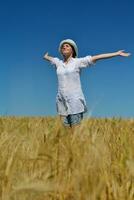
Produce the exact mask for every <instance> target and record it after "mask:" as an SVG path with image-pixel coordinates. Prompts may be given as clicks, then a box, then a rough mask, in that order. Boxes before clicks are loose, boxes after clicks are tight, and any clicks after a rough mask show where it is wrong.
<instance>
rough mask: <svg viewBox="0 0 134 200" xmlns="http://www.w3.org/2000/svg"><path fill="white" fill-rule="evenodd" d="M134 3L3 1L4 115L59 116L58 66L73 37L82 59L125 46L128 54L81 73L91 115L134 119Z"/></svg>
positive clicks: (0, 81) (0, 69) (0, 71)
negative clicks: (55, 60)
mask: <svg viewBox="0 0 134 200" xmlns="http://www.w3.org/2000/svg"><path fill="white" fill-rule="evenodd" d="M133 8H134V1H132V0H127V1H124V0H122V1H121V0H101V1H99V0H98V1H97V0H94V1H90V0H83V1H76V0H74V1H72V0H68V1H65V0H62V1H61V0H59V1H49V0H45V1H44V0H38V1H28V0H27V1H26V0H23V1H17V0H12V1H6V0H5V1H1V2H0V47H1V48H0V92H1V97H0V115H2V116H3V115H16V116H44V115H49V116H50V115H56V114H57V113H56V106H55V97H56V93H57V77H56V73H55V69H54V68H53V67H52V66H51V65H50V64H49V63H48V62H46V61H44V60H43V59H42V57H43V54H44V53H45V52H46V51H48V52H49V54H50V55H52V56H56V57H60V54H59V52H58V46H59V43H60V41H61V40H63V39H66V38H71V39H73V40H74V41H76V43H77V45H78V48H79V57H82V56H86V55H96V54H101V53H108V52H114V51H117V50H120V49H125V50H126V51H127V52H130V53H132V56H131V57H129V58H124V57H116V58H112V59H108V60H101V61H98V62H97V63H96V65H95V66H94V67H92V68H88V69H84V70H83V71H82V74H81V75H82V76H81V82H82V88H83V92H84V95H85V98H86V101H87V106H88V110H89V112H88V113H87V115H88V116H93V117H113V116H115V117H134V78H133V77H134V62H133V54H134V48H133V45H134V37H133V36H134V26H133V25H134V16H133Z"/></svg>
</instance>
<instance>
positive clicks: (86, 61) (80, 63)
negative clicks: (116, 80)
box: [77, 56, 95, 68]
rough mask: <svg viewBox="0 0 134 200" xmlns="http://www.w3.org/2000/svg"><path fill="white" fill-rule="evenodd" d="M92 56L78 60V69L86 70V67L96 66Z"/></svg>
mask: <svg viewBox="0 0 134 200" xmlns="http://www.w3.org/2000/svg"><path fill="white" fill-rule="evenodd" d="M91 58H92V56H86V57H83V58H78V60H77V65H78V68H86V67H89V66H91V65H94V64H95V63H94V62H92V59H91Z"/></svg>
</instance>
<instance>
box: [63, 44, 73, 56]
mask: <svg viewBox="0 0 134 200" xmlns="http://www.w3.org/2000/svg"><path fill="white" fill-rule="evenodd" d="M61 53H62V55H63V56H71V55H73V49H72V47H71V45H70V44H68V43H64V44H63V45H62V47H61Z"/></svg>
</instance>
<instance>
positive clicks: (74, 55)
mask: <svg viewBox="0 0 134 200" xmlns="http://www.w3.org/2000/svg"><path fill="white" fill-rule="evenodd" d="M69 45H70V46H71V47H72V50H73V56H72V57H73V58H75V57H76V52H75V49H74V47H73V46H72V45H71V44H69Z"/></svg>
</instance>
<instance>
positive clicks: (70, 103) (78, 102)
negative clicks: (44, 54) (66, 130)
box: [51, 56, 93, 116]
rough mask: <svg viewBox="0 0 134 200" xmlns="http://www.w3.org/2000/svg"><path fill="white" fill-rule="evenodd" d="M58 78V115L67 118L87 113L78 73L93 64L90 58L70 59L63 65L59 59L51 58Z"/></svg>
mask: <svg viewBox="0 0 134 200" xmlns="http://www.w3.org/2000/svg"><path fill="white" fill-rule="evenodd" d="M51 63H52V64H53V65H55V67H56V73H57V77H58V93H57V96H56V107H57V112H58V114H59V115H63V116H67V115H69V114H77V113H81V112H86V111H87V106H86V101H85V97H84V94H83V91H82V87H81V81H80V71H81V69H82V68H85V67H88V66H90V65H91V64H93V62H92V61H91V56H86V57H83V58H71V59H70V60H69V62H68V63H64V62H63V61H62V60H60V59H59V58H52V60H51Z"/></svg>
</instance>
